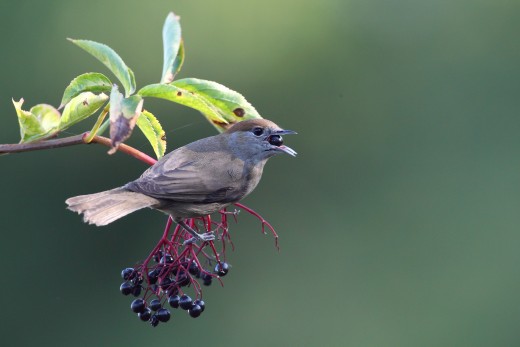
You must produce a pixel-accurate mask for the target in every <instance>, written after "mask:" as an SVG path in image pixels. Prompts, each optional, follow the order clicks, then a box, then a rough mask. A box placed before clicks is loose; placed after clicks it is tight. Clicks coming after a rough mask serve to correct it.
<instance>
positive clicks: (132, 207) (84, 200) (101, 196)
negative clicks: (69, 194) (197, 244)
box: [65, 188, 159, 226]
mask: <svg viewBox="0 0 520 347" xmlns="http://www.w3.org/2000/svg"><path fill="white" fill-rule="evenodd" d="M65 202H66V203H67V205H68V209H69V210H71V211H74V212H77V213H79V214H82V213H83V220H84V221H85V222H86V223H89V224H95V225H97V226H101V225H107V224H109V223H112V222H113V221H115V220H117V219H119V218H122V217H124V216H126V215H127V214H129V213H132V212H134V211H137V210H140V209H142V208H145V207H150V206H153V205H155V204H157V203H159V201H158V200H157V199H154V198H152V197H149V196H146V195H144V194H141V193H135V192H131V191H129V190H126V189H124V188H115V189H112V190H107V191H104V192H100V193H95V194H88V195H79V196H75V197H73V198H69V199H67V201H65Z"/></svg>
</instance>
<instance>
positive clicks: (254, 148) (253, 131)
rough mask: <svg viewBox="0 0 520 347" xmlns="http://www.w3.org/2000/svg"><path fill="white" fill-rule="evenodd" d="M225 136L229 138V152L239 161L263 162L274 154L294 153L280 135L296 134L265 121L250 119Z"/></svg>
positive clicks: (292, 154) (240, 123)
mask: <svg viewBox="0 0 520 347" xmlns="http://www.w3.org/2000/svg"><path fill="white" fill-rule="evenodd" d="M225 134H227V136H229V145H230V147H231V150H232V151H233V152H234V153H235V155H237V156H238V157H240V158H241V159H244V160H247V159H252V160H256V161H261V160H265V159H267V158H270V157H272V156H274V155H276V154H281V153H287V154H289V155H291V156H293V157H295V156H296V152H295V151H294V150H293V149H291V148H290V147H287V146H286V145H284V144H283V138H282V135H289V134H296V132H295V131H292V130H284V129H282V128H280V127H279V126H278V125H276V124H275V123H273V122H271V121H270V120H267V119H250V120H245V121H242V122H239V123H236V124H234V125H233V126H232V127H230V128H229V129H228V130H226V132H225Z"/></svg>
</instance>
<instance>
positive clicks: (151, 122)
mask: <svg viewBox="0 0 520 347" xmlns="http://www.w3.org/2000/svg"><path fill="white" fill-rule="evenodd" d="M137 126H138V127H139V129H141V131H142V132H143V134H144V136H146V138H147V139H148V141H150V144H151V145H152V148H153V151H154V152H155V155H156V156H157V159H160V158H161V157H162V156H163V155H164V152H165V151H166V134H165V132H164V130H163V128H162V126H161V123H159V121H158V120H157V118H155V116H154V115H153V114H151V113H150V112H148V111H146V110H143V112H141V115H140V116H139V118H137Z"/></svg>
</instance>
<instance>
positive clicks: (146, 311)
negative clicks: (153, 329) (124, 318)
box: [137, 307, 152, 322]
mask: <svg viewBox="0 0 520 347" xmlns="http://www.w3.org/2000/svg"><path fill="white" fill-rule="evenodd" d="M137 316H138V317H139V319H140V320H142V321H144V322H148V321H149V320H150V317H151V316H152V310H150V309H149V308H148V307H147V308H145V309H144V311H143V312H139V313H138V314H137Z"/></svg>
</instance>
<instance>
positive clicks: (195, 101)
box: [137, 83, 227, 124]
mask: <svg viewBox="0 0 520 347" xmlns="http://www.w3.org/2000/svg"><path fill="white" fill-rule="evenodd" d="M137 94H139V95H141V96H144V97H153V98H160V99H166V100H169V101H173V102H176V103H179V104H181V105H184V106H188V107H191V108H194V109H196V110H198V111H200V112H201V113H202V114H203V115H204V116H205V117H206V118H207V119H208V120H209V121H210V122H214V123H215V122H216V123H222V124H227V122H226V120H225V119H224V118H222V117H221V116H220V114H219V111H218V109H217V108H215V107H214V106H213V105H211V104H210V103H208V102H207V101H206V100H205V99H204V98H202V97H200V96H199V95H197V94H195V93H193V92H189V91H188V90H186V89H182V88H179V87H176V86H174V85H171V84H160V83H157V84H150V85H147V86H145V87H143V88H141V90H139V92H137Z"/></svg>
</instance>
